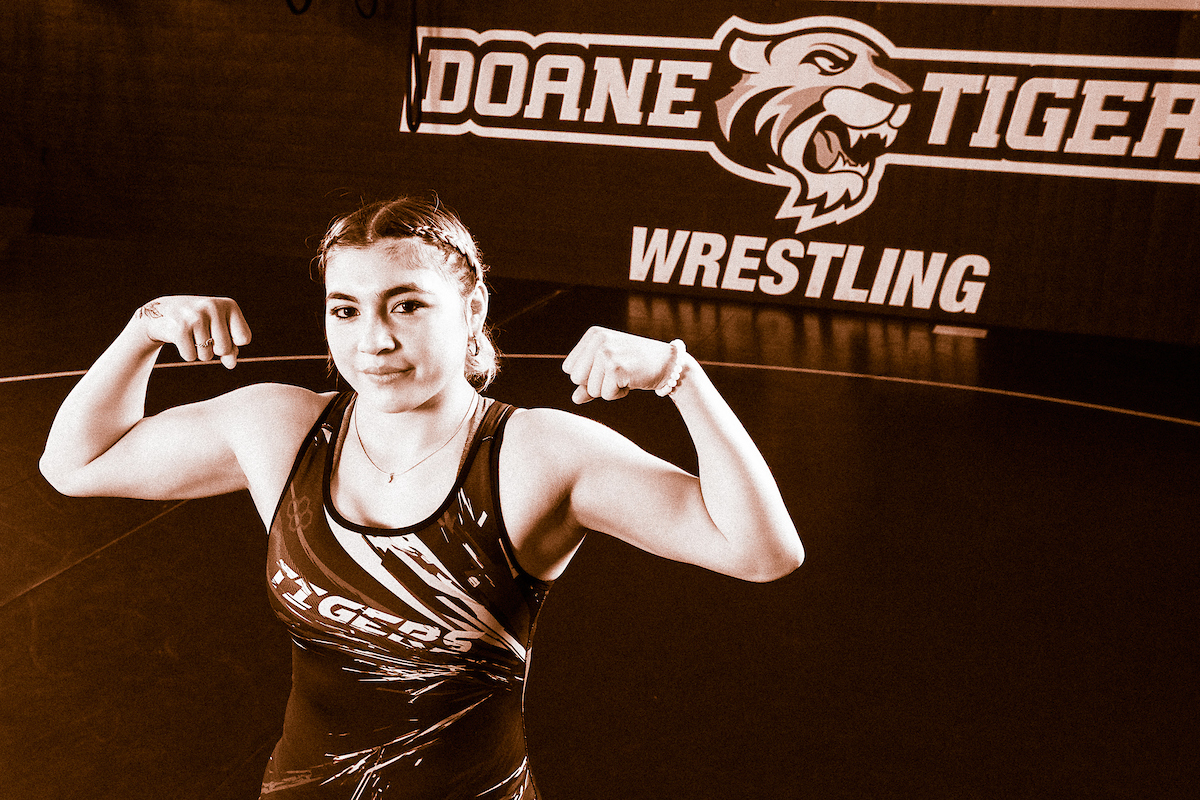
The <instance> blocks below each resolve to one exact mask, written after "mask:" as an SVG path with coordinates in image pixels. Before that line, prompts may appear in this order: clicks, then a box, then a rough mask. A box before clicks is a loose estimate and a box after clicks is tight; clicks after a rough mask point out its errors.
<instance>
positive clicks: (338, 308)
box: [325, 239, 487, 411]
mask: <svg viewBox="0 0 1200 800" xmlns="http://www.w3.org/2000/svg"><path fill="white" fill-rule="evenodd" d="M444 259H445V256H444V254H443V253H442V251H440V250H438V249H437V248H435V247H432V246H431V245H428V244H426V243H425V242H423V241H421V240H420V239H393V240H388V241H385V242H379V243H376V244H373V245H371V246H370V247H366V248H353V247H344V248H340V249H337V250H334V251H333V252H331V253H330V255H329V257H328V259H327V261H326V269H325V337H326V339H327V341H328V343H329V352H330V354H331V355H332V356H333V363H334V365H335V366H336V367H337V369H338V372H339V373H341V375H342V377H343V378H345V379H346V381H347V382H348V383H349V384H350V385H351V386H352V387H354V389H355V390H356V391H357V392H358V393H359V395H360V397H361V399H362V402H363V403H364V404H367V405H370V406H371V407H374V408H377V409H379V410H381V411H407V410H411V409H414V408H420V407H422V406H424V405H425V404H427V403H429V402H430V401H434V402H439V401H440V400H441V399H443V398H444V397H446V391H447V389H450V390H451V391H458V390H461V389H462V387H463V386H466V387H467V388H470V384H469V383H468V382H467V380H466V378H465V377H464V375H463V367H464V361H465V358H466V352H467V340H468V339H469V338H470V336H471V334H472V333H473V332H476V331H478V330H479V329H480V328H481V327H482V324H483V317H484V315H485V314H486V311H487V300H486V296H485V295H484V292H483V289H482V287H479V286H476V287H475V289H474V290H473V291H472V292H471V294H470V295H468V296H467V297H466V298H463V296H462V294H461V293H460V290H459V285H458V284H457V283H456V282H455V281H453V280H452V279H451V278H450V277H449V275H448V274H447V271H446V270H445V269H443V268H442V266H441V265H442V263H443V262H444Z"/></svg>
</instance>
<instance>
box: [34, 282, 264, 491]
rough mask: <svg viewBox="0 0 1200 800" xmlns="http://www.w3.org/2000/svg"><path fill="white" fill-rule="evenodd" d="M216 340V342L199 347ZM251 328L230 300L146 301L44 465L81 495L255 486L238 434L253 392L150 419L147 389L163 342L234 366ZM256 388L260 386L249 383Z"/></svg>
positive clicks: (58, 423)
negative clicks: (240, 455) (240, 451)
mask: <svg viewBox="0 0 1200 800" xmlns="http://www.w3.org/2000/svg"><path fill="white" fill-rule="evenodd" d="M209 339H211V340H212V344H211V345H210V346H209V347H208V348H198V345H203V344H204V343H206V342H207V341H208V340H209ZM249 341H250V329H249V327H248V326H247V325H246V321H245V319H244V318H243V316H242V313H241V310H240V309H239V308H238V306H237V304H236V303H235V302H234V301H232V300H229V299H226V298H206V297H165V298H160V299H159V300H156V301H154V302H151V303H147V304H146V305H145V306H143V307H142V308H140V309H138V312H137V313H136V314H135V315H134V316H133V318H132V319H131V320H130V321H129V324H128V325H127V326H126V327H125V329H124V330H123V331H122V332H121V334H120V336H118V337H117V339H116V341H114V342H113V343H112V345H111V346H110V347H109V348H108V349H107V350H106V351H105V352H104V354H103V355H101V356H100V358H99V359H98V360H97V361H96V363H95V364H94V365H93V366H92V368H91V369H90V370H88V372H87V374H86V375H84V376H83V378H82V379H81V380H80V381H79V384H78V385H76V387H75V388H74V389H73V390H72V391H71V393H70V394H69V395H68V396H67V398H66V400H65V401H64V402H63V404H62V407H61V408H60V409H59V411H58V414H57V416H56V417H55V419H54V424H53V426H52V427H51V429H50V434H49V437H48V438H47V441H46V449H45V452H44V453H43V455H42V459H41V462H40V466H41V470H42V474H43V475H44V476H45V477H46V479H47V480H48V481H49V482H50V484H51V485H52V486H54V488H56V489H57V490H59V491H60V492H62V493H63V494H67V495H73V496H110V497H133V498H143V499H171V498H174V499H184V498H191V497H205V496H210V495H214V494H221V493H224V492H230V491H236V490H238V489H244V488H248V486H247V477H246V472H245V470H244V469H243V468H242V466H241V465H240V463H239V460H238V456H237V453H236V451H235V447H234V445H233V438H234V437H235V436H236V435H237V433H238V430H237V429H238V426H239V420H244V419H245V414H244V413H241V412H243V411H244V410H245V407H246V405H247V403H248V401H250V400H251V399H252V398H251V397H250V396H248V394H251V395H252V394H253V392H250V393H247V391H246V390H238V391H235V392H231V393H229V394H226V395H222V396H221V397H216V398H213V399H212V400H206V401H203V402H200V403H193V404H190V405H185V406H179V407H177V408H172V409H168V410H167V411H164V412H162V413H161V414H157V415H155V416H153V417H149V418H147V417H146V416H145V400H146V387H147V384H148V382H149V379H150V373H151V370H152V368H153V367H154V362H155V360H156V359H157V356H158V351H159V350H160V349H161V348H162V346H163V345H164V344H173V345H175V347H176V348H177V349H178V350H179V352H180V355H181V356H182V357H183V358H184V359H186V360H188V361H193V360H196V359H197V358H200V359H207V358H211V357H213V356H214V355H215V356H216V357H220V358H221V360H222V362H224V364H225V366H226V367H229V368H232V367H233V366H234V364H235V363H236V360H237V352H238V347H240V346H243V345H245V344H248V343H249ZM248 388H250V389H253V387H248Z"/></svg>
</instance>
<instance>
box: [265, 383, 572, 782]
mask: <svg viewBox="0 0 1200 800" xmlns="http://www.w3.org/2000/svg"><path fill="white" fill-rule="evenodd" d="M352 399H353V393H344V394H342V395H339V396H338V397H337V398H335V399H334V400H333V402H332V403H331V404H330V406H329V408H328V409H327V410H326V412H325V413H324V414H323V415H322V418H321V419H320V420H318V422H317V424H316V425H315V426H314V427H313V430H312V431H311V432H310V434H309V436H308V438H307V439H306V440H305V443H304V445H303V446H302V447H301V448H300V452H299V454H298V456H297V458H296V463H295V465H294V467H293V469H292V475H291V477H290V479H289V480H288V483H287V486H286V488H285V489H284V492H283V496H282V497H281V499H280V502H279V507H278V509H277V510H276V512H275V517H274V519H273V521H272V524H271V531H270V544H269V549H268V562H267V576H268V581H269V585H270V597H271V605H272V607H273V608H274V610H275V613H276V615H277V616H279V618H280V619H281V620H283V622H284V624H285V625H287V627H288V629H289V632H290V633H291V636H292V643H293V646H292V665H293V666H292V692H291V696H290V698H289V699H288V706H287V713H286V717H285V721H284V728H283V737H282V738H281V739H280V741H279V744H278V745H276V747H275V751H274V753H273V754H272V756H271V761H270V763H269V764H268V766H267V771H266V774H265V775H264V777H263V785H262V797H264V798H269V799H270V800H300V799H301V798H314V799H315V798H321V799H322V800H325V799H326V798H328V799H329V800H332V799H333V798H338V800H343V799H344V800H351V798H353V800H385V799H386V800H435V798H436V800H460V798H461V800H470V799H473V798H481V799H482V800H536V790H535V789H534V786H533V779H532V776H531V775H530V772H529V766H528V763H527V759H526V748H525V728H524V718H523V707H522V706H523V693H524V683H525V670H526V663H527V660H528V654H529V647H530V644H531V639H532V633H533V624H534V621H535V619H536V617H537V611H538V609H539V608H540V606H541V603H542V600H543V599H544V597H545V594H546V591H547V590H548V589H549V587H550V584H549V583H548V582H545V581H540V580H537V579H536V578H534V577H532V576H531V575H529V574H527V573H526V572H524V571H523V570H522V569H521V568H520V567H519V566H518V565H517V561H516V557H515V555H514V554H513V550H512V546H511V544H510V543H509V540H508V535H507V533H506V532H505V530H504V525H503V522H502V520H501V518H500V503H499V490H498V481H497V474H498V468H497V465H498V460H499V452H500V442H501V437H502V435H503V432H504V425H505V422H506V421H507V419H508V417H509V415H510V414H511V413H512V411H513V408H512V406H508V405H505V404H503V403H498V402H491V404H490V406H489V407H488V409H487V412H486V414H485V415H484V417H483V420H482V422H481V423H480V424H479V426H478V429H477V431H476V432H475V434H474V436H473V437H472V440H471V443H470V445H469V447H468V450H467V454H466V458H465V460H464V462H463V465H462V467H461V468H460V470H459V475H458V479H457V481H456V482H455V485H454V488H453V489H452V490H451V492H450V494H449V496H448V497H447V498H446V500H445V502H444V503H443V504H442V506H441V507H440V509H439V510H438V511H436V512H435V513H434V514H433V515H431V516H430V517H429V518H428V519H427V520H425V521H424V522H422V523H420V524H417V525H413V526H411V527H407V528H399V529H394V530H386V529H378V528H370V527H366V526H363V525H357V524H355V523H352V522H350V521H348V520H346V519H344V518H343V517H342V516H341V515H340V514H339V513H338V512H337V510H336V509H334V507H333V503H332V501H331V494H330V478H331V475H332V470H333V467H334V459H335V454H336V452H337V444H338V442H340V441H342V440H343V439H344V436H345V424H346V423H345V417H346V410H347V408H348V407H349V405H350V403H351V401H352Z"/></svg>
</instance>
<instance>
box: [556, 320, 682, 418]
mask: <svg viewBox="0 0 1200 800" xmlns="http://www.w3.org/2000/svg"><path fill="white" fill-rule="evenodd" d="M670 361H671V345H669V344H667V343H666V342H660V341H658V340H656V339H647V338H645V337H643V336H634V335H633V334H632V333H623V332H621V331H614V330H609V329H608V328H599V327H593V328H589V329H588V332H587V333H585V334H584V335H583V338H582V339H580V340H579V344H577V345H575V347H574V349H572V350H571V353H570V355H568V356H567V358H566V360H565V361H563V365H562V368H563V372H565V373H567V374H568V375H570V376H571V382H572V383H574V384H575V386H576V388H575V393H574V394H573V395H571V400H572V401H574V402H575V403H586V402H588V401H589V400H594V399H595V398H597V397H600V398H603V399H605V400H616V399H618V398H621V397H624V396H625V395H627V394H629V390H630V389H654V388H656V387H657V386H658V385H659V384H660V383H662V380H663V378H664V377H665V373H666V371H667V368H668V366H669V364H670Z"/></svg>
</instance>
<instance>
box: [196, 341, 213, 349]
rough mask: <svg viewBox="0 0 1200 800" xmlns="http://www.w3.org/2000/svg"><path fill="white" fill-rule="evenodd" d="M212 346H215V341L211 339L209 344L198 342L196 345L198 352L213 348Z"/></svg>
mask: <svg viewBox="0 0 1200 800" xmlns="http://www.w3.org/2000/svg"><path fill="white" fill-rule="evenodd" d="M212 346H213V340H212V339H211V338H209V340H208V341H207V342H197V343H196V349H197V350H203V349H204V348H205V347H212Z"/></svg>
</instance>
